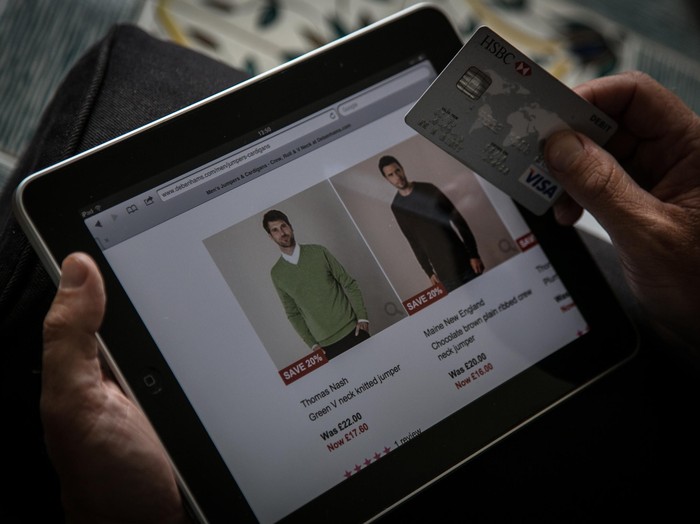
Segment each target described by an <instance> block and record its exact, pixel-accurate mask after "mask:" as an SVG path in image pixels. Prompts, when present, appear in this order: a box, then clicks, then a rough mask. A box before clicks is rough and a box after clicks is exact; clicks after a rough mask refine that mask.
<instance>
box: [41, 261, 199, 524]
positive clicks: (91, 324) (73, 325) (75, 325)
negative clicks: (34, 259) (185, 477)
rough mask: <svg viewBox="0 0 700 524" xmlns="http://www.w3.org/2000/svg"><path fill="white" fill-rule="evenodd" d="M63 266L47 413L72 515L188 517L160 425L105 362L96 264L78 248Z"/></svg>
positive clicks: (47, 341)
mask: <svg viewBox="0 0 700 524" xmlns="http://www.w3.org/2000/svg"><path fill="white" fill-rule="evenodd" d="M62 270H63V271H62V276H61V282H60V285H59V288H58V292H57V294H56V297H55V299H54V301H53V304H52V306H51V309H50V310H49V312H48V314H47V316H46V319H45V322H44V354H43V373H42V381H43V382H42V392H41V416H42V421H43V424H44V431H45V439H46V445H47V449H48V452H49V455H50V457H51V460H52V462H53V464H54V466H55V468H56V472H57V473H58V476H59V479H60V483H61V494H62V500H63V505H64V508H65V510H66V516H67V520H68V521H70V522H79V523H82V522H85V523H90V524H95V523H101V522H104V523H106V522H109V523H116V522H130V523H141V522H143V523H153V522H174V523H184V522H189V521H188V519H187V517H186V515H185V512H184V509H183V506H182V501H181V499H180V492H179V490H178V487H177V484H176V481H175V476H174V473H173V469H172V467H171V465H170V462H169V460H168V457H167V456H166V453H165V450H164V449H163V447H162V445H161V443H160V441H159V440H158V437H157V436H156V434H155V432H154V431H153V428H152V427H151V425H150V424H149V422H148V421H147V420H146V418H145V416H144V415H143V413H142V412H141V411H140V410H139V409H138V408H137V407H136V406H135V405H134V404H133V403H132V402H131V401H130V400H129V399H128V398H127V397H126V396H125V395H124V394H123V392H122V390H121V389H120V388H119V386H117V384H116V383H114V382H113V381H112V380H110V379H109V378H108V377H107V376H106V374H105V373H103V369H102V368H101V365H100V360H99V358H98V343H97V339H96V337H95V332H96V331H97V329H98V328H99V327H100V324H101V322H102V318H103V315H104V311H105V293H104V287H103V283H102V278H101V276H100V274H99V271H98V269H97V267H96V265H95V263H94V262H93V261H92V259H90V258H89V257H88V256H87V255H85V254H74V255H70V256H69V257H67V258H66V260H65V261H64V262H63V266H62Z"/></svg>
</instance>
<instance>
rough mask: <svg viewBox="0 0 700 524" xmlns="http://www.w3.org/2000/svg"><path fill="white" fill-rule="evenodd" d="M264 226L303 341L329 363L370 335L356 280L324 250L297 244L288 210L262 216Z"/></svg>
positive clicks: (280, 288)
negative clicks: (274, 248) (274, 246)
mask: <svg viewBox="0 0 700 524" xmlns="http://www.w3.org/2000/svg"><path fill="white" fill-rule="evenodd" d="M263 228H264V229H265V231H267V234H268V235H270V238H271V239H272V240H273V241H274V242H275V243H276V244H277V246H278V247H279V248H280V251H281V252H282V256H281V257H280V258H279V260H278V261H277V262H276V263H275V265H274V266H272V270H271V271H270V276H271V277H272V283H273V284H274V286H275V289H276V290H277V294H278V295H279V297H280V300H281V301H282V305H283V306H284V311H285V312H286V314H287V318H288V319H289V321H290V322H291V324H292V326H293V327H294V329H295V330H296V332H297V333H298V334H299V336H300V337H301V338H302V340H303V341H304V342H305V343H306V344H307V345H308V346H309V347H310V348H311V349H312V350H314V351H315V350H317V349H319V348H322V349H323V351H324V352H325V354H326V358H328V359H329V360H330V359H332V358H334V357H336V356H338V355H340V354H341V353H343V352H344V351H347V350H348V349H350V348H351V347H353V346H355V345H356V344H357V343H359V342H362V341H363V340H366V339H367V338H368V337H369V321H368V320H367V309H366V308H365V304H364V301H363V299H362V293H361V292H360V288H359V286H358V285H357V282H356V281H355V279H354V278H352V277H351V276H350V275H349V274H348V272H347V271H346V270H345V268H344V267H343V266H342V265H341V264H340V262H338V260H337V259H336V258H335V257H334V256H333V255H332V254H331V253H330V251H328V249H326V248H325V247H323V246H320V245H316V244H304V245H300V244H297V242H296V239H295V238H294V230H293V229H292V226H291V224H290V222H289V219H288V218H287V215H285V214H284V213H283V212H281V211H278V210H276V209H273V210H271V211H268V212H267V213H265V215H264V216H263Z"/></svg>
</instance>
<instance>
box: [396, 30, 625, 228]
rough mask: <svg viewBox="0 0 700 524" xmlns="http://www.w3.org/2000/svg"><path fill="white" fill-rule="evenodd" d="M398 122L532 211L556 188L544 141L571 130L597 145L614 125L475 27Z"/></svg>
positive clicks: (543, 209)
mask: <svg viewBox="0 0 700 524" xmlns="http://www.w3.org/2000/svg"><path fill="white" fill-rule="evenodd" d="M405 120H406V123H407V124H408V125H409V126H411V127H412V128H413V129H415V130H416V131H417V132H418V133H420V134H421V135H423V136H424V137H426V138H427V139H428V140H430V141H431V142H433V143H434V144H436V145H437V146H439V147H440V148H441V149H444V150H445V151H446V152H448V153H449V154H451V155H452V156H454V157H455V158H456V159H457V160H459V161H460V162H462V163H463V164H465V165H466V166H467V167H469V168H470V169H471V170H473V171H474V172H475V173H476V174H478V175H480V176H482V177H483V178H485V179H486V180H488V181H489V182H491V183H492V184H493V185H495V186H496V187H498V188H500V189H501V190H502V191H504V192H505V193H507V194H508V195H509V196H510V197H511V198H513V199H514V200H515V201H517V202H519V203H520V204H522V205H523V206H524V207H526V208H527V209H529V210H530V211H532V212H533V213H535V214H537V215H541V214H543V213H544V212H546V211H547V209H549V207H550V206H551V205H552V203H553V202H554V201H555V200H556V199H557V197H558V196H559V195H560V194H561V192H562V189H561V188H560V186H559V184H558V183H557V182H556V180H554V179H553V178H552V177H551V176H550V175H549V173H548V172H547V168H546V166H545V165H544V162H543V159H542V151H543V145H544V141H545V139H546V138H547V137H549V136H550V135H551V134H552V133H554V132H555V131H558V130H561V129H566V128H571V129H575V130H576V131H579V132H581V133H584V134H586V135H587V136H589V137H590V138H591V139H592V140H594V141H595V142H597V143H598V144H600V145H603V144H604V143H605V142H606V141H607V140H608V138H610V136H612V134H613V133H614V132H615V130H616V129H617V124H616V123H615V121H613V120H612V119H611V118H610V117H609V116H607V115H606V114H605V113H603V112H602V111H600V110H599V109H598V108H596V107H595V106H593V105H592V104H590V103H589V102H587V101H586V100H584V99H583V98H581V97H580V96H578V95H577V94H576V93H575V92H574V91H572V90H571V89H569V88H568V87H567V86H566V85H564V84H563V83H562V82H560V81H559V80H557V79H556V78H555V77H554V76H552V75H551V74H549V73H548V72H547V71H545V70H544V69H543V68H541V67H540V66H538V65H537V64H536V63H535V62H533V61H532V60H530V59H529V58H528V57H527V56H525V55H524V54H523V53H521V52H520V51H518V50H517V49H516V48H515V47H513V46H512V45H510V44H509V43H508V42H506V41H505V40H504V39H503V38H502V37H500V36H499V35H498V34H496V33H495V32H493V31H492V30H491V29H489V28H488V27H485V26H483V27H480V28H479V29H478V30H477V31H476V32H475V33H474V35H473V36H472V37H471V38H470V39H469V41H468V42H467V43H466V44H465V45H464V47H462V49H461V50H460V51H459V53H457V55H456V56H455V57H454V58H453V59H452V61H450V63H449V64H448V65H447V67H446V68H445V69H444V70H443V71H442V73H440V75H439V76H438V77H437V78H436V79H435V81H434V82H433V83H432V84H431V86H430V87H429V88H428V90H427V91H426V92H425V93H424V94H423V95H422V96H421V98H420V99H419V100H418V102H416V104H415V105H414V106H413V107H412V108H411V110H410V111H409V112H408V113H407V114H406V117H405Z"/></svg>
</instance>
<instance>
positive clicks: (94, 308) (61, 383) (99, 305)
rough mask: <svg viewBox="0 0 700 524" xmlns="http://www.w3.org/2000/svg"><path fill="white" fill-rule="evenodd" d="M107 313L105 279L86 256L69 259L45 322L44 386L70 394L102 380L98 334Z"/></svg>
mask: <svg viewBox="0 0 700 524" xmlns="http://www.w3.org/2000/svg"><path fill="white" fill-rule="evenodd" d="M104 310H105V293H104V286H103V282H102V277H101V275H100V273H99V271H98V269H97V266H96V265H95V263H94V262H93V261H92V259H91V258H90V257H89V256H88V255H85V254H83V253H77V254H72V255H69V256H68V257H66V259H65V260H64V261H63V265H62V266H61V281H60V283H59V287H58V291H57V293H56V297H55V298H54V301H53V303H52V304H51V308H50V309H49V312H48V313H47V315H46V318H45V320H44V361H43V381H44V383H43V387H44V388H46V389H47V391H48V392H52V393H57V392H64V393H66V394H70V391H71V390H72V389H73V388H76V387H81V386H84V385H86V384H95V383H99V382H100V381H101V376H102V375H101V369H100V363H99V359H98V358H97V339H96V338H95V332H96V331H97V329H98V328H99V327H100V324H101V322H102V317H103V315H104Z"/></svg>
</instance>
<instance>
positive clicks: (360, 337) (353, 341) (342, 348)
mask: <svg viewBox="0 0 700 524" xmlns="http://www.w3.org/2000/svg"><path fill="white" fill-rule="evenodd" d="M368 338H369V333H367V332H366V331H365V330H364V329H361V330H360V331H359V333H358V334H357V335H356V334H355V330H354V329H353V330H352V331H351V332H350V333H348V334H347V335H345V336H344V337H343V338H341V339H340V340H339V341H338V342H335V343H333V344H328V345H327V346H325V347H324V348H323V350H324V351H325V352H326V358H327V359H328V360H331V359H333V358H335V357H337V356H338V355H340V354H342V353H345V352H346V351H347V350H348V349H352V348H354V347H355V346H356V345H358V344H359V343H360V342H363V341H365V340H367V339H368Z"/></svg>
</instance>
